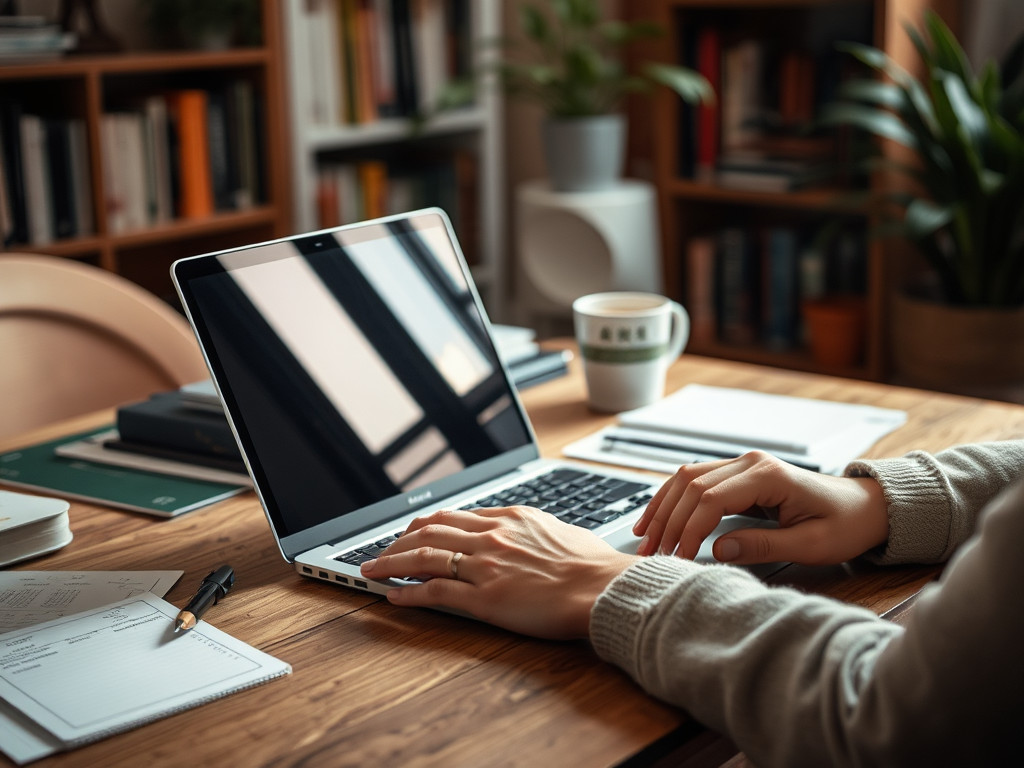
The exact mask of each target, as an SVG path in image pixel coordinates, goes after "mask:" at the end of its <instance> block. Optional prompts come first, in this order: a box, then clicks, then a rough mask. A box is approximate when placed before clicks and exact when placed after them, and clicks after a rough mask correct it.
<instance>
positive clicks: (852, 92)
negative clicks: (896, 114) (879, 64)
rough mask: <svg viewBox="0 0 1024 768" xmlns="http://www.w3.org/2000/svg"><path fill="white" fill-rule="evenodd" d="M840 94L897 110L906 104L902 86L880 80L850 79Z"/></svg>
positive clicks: (843, 96) (854, 99) (842, 87)
mask: <svg viewBox="0 0 1024 768" xmlns="http://www.w3.org/2000/svg"><path fill="white" fill-rule="evenodd" d="M839 96H840V98H843V99H850V100H853V101H862V102H866V103H867V104H873V105H875V106H878V107H889V108H890V109H896V110H898V109H900V108H901V107H903V106H904V105H905V104H906V94H905V93H904V92H903V91H902V90H901V89H900V88H898V87H897V86H895V85H891V84H889V83H883V82H880V81H878V80H850V81H849V82H846V83H843V85H842V86H841V87H840V89H839Z"/></svg>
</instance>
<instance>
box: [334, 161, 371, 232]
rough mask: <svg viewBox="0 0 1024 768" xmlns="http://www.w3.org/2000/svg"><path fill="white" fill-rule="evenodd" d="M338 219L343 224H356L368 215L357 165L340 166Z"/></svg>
mask: <svg viewBox="0 0 1024 768" xmlns="http://www.w3.org/2000/svg"><path fill="white" fill-rule="evenodd" d="M336 183H337V185H338V219H339V221H340V222H341V223H342V224H355V223H356V222H357V221H362V220H363V219H364V218H366V216H365V215H364V214H363V192H362V190H361V189H360V188H359V173H358V172H357V170H356V166H354V165H352V164H351V163H345V164H344V165H341V166H339V167H338V172H337V178H336Z"/></svg>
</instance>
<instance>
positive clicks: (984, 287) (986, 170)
mask: <svg viewBox="0 0 1024 768" xmlns="http://www.w3.org/2000/svg"><path fill="white" fill-rule="evenodd" d="M925 29H926V36H925V37H923V36H922V35H920V34H919V33H918V32H917V31H916V30H915V29H913V28H910V27H908V29H907V32H908V34H909V35H910V36H911V39H912V40H913V42H914V45H915V46H916V48H917V50H918V52H919V54H920V56H921V59H922V61H923V63H924V66H925V74H924V76H923V77H922V79H921V80H920V81H918V80H916V79H915V78H913V77H912V76H911V75H910V74H909V73H907V72H906V71H905V70H904V69H902V68H901V67H899V66H898V65H896V64H895V63H894V62H893V61H892V60H891V59H890V58H889V57H887V56H886V55H885V54H884V53H883V52H881V51H879V50H877V49H875V48H871V47H869V46H865V45H859V44H847V45H845V46H844V47H845V48H846V50H848V51H850V52H851V53H852V54H853V55H854V56H856V57H857V58H858V59H859V60H860V61H861V62H863V63H864V64H866V65H867V66H869V67H871V68H872V69H874V70H876V71H878V72H879V73H881V74H883V75H885V76H886V77H887V78H888V80H887V81H879V80H855V81H852V82H849V83H847V84H846V85H845V86H844V88H843V90H842V92H841V93H842V96H843V99H842V101H841V102H839V103H837V104H835V105H833V106H832V107H830V109H829V110H828V111H827V113H826V115H825V119H826V120H827V121H829V122H832V123H844V124H848V125H855V126H859V127H861V128H864V129H866V130H868V131H870V132H871V133H873V134H875V135H877V136H880V137H883V138H885V139H891V140H893V141H895V142H898V143H899V144H902V145H904V146H905V147H908V148H909V150H911V152H912V154H913V156H915V157H916V162H913V163H911V164H909V165H907V164H902V165H901V164H897V163H894V162H891V161H889V162H886V163H885V164H884V167H885V168H887V169H889V170H891V171H894V172H895V173H897V174H900V175H902V176H903V177H905V178H908V179H910V180H911V182H912V184H911V189H914V190H916V192H900V193H893V194H890V195H888V196H887V197H886V199H885V201H884V204H885V205H886V206H894V207H895V213H896V216H895V217H894V218H893V221H892V222H891V224H893V225H894V226H893V227H891V228H890V229H891V231H893V232H894V233H895V234H898V235H900V236H902V237H905V238H906V239H907V240H909V241H910V242H912V243H913V244H914V245H916V246H917V248H918V249H919V251H920V253H921V254H922V255H923V256H924V257H925V259H926V260H927V263H928V265H929V266H930V268H931V270H932V273H933V277H934V279H933V280H932V286H933V287H932V288H931V289H922V288H921V286H909V287H905V288H904V290H903V291H901V292H899V293H898V294H897V295H896V296H895V297H894V303H893V313H892V321H893V339H892V340H893V347H894V357H895V362H896V364H897V367H898V368H899V369H900V371H901V372H902V373H903V374H905V376H906V377H907V378H908V379H909V380H911V381H912V383H916V384H922V385H931V386H935V387H937V388H954V389H963V388H964V387H970V386H973V385H992V384H1005V383H1010V382H1014V381H1016V382H1020V381H1024V39H1022V41H1021V42H1019V43H1018V44H1017V46H1016V47H1015V48H1014V50H1013V52H1012V53H1011V54H1010V56H1009V57H1008V58H1007V60H1006V62H1005V64H1004V65H1003V67H1002V68H1001V69H1000V68H999V67H997V66H996V65H995V64H994V63H989V64H987V65H986V66H985V67H984V68H983V70H982V71H981V72H980V74H975V73H974V72H973V71H972V69H971V67H970V65H969V64H968V62H967V58H966V56H965V55H964V52H963V49H962V48H961V47H960V45H959V43H958V42H957V40H956V38H955V37H954V36H953V34H952V33H951V32H950V30H949V28H948V27H947V26H946V25H945V24H944V23H943V22H942V20H941V19H940V18H939V17H938V16H937V15H936V14H934V13H929V14H928V15H927V16H926V18H925ZM890 210H891V209H890Z"/></svg>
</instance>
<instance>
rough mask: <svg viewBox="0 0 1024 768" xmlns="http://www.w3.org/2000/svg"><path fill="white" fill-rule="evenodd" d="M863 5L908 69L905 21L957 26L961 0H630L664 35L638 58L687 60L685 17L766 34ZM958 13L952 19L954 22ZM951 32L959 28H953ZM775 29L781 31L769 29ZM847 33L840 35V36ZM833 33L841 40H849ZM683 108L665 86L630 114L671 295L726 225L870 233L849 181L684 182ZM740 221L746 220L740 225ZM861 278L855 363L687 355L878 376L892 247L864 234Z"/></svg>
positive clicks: (713, 345) (867, 213) (760, 350)
mask: <svg viewBox="0 0 1024 768" xmlns="http://www.w3.org/2000/svg"><path fill="white" fill-rule="evenodd" d="M840 5H845V6H847V7H849V6H857V5H859V6H861V9H862V11H863V14H864V15H865V16H867V15H870V22H869V25H868V30H867V34H866V35H865V37H866V39H862V42H867V43H870V44H872V45H874V46H876V47H879V48H882V49H883V50H886V51H887V52H888V53H889V54H890V55H891V56H893V57H894V58H895V59H896V60H897V61H899V62H900V63H901V64H903V65H904V66H906V67H907V68H908V69H911V70H912V71H913V70H914V69H916V61H915V59H916V54H915V53H914V52H913V50H912V47H911V46H910V44H909V41H907V40H906V39H905V38H906V35H905V33H904V31H903V29H902V23H903V22H904V21H905V20H907V21H911V22H913V23H917V22H918V21H919V20H920V18H921V13H922V11H923V10H924V9H925V8H927V7H935V8H936V9H937V10H938V11H939V12H940V13H942V14H943V15H944V16H945V17H947V20H950V21H951V23H953V24H955V21H956V19H955V10H956V5H957V4H956V0H948V2H947V1H946V0H641V1H640V2H638V3H635V4H633V3H631V4H630V7H629V9H628V15H629V16H630V17H631V18H653V19H656V20H657V21H658V22H659V23H660V24H661V25H662V26H663V27H664V28H665V29H666V30H667V32H668V34H667V35H665V36H664V37H663V38H661V39H660V40H658V41H657V42H655V43H651V44H648V45H646V46H645V47H644V48H643V49H642V50H640V51H637V55H638V56H639V57H640V59H641V60H650V59H652V58H653V59H656V60H661V61H667V62H673V63H679V62H684V61H685V58H684V55H683V45H684V42H683V41H684V34H683V32H682V30H683V29H684V27H685V25H686V24H688V23H693V20H694V19H697V20H709V19H710V20H713V23H715V24H718V25H719V26H720V27H721V28H722V29H724V30H727V32H726V34H733V35H739V36H741V37H742V36H743V35H750V36H752V37H758V36H761V37H766V36H770V35H772V34H775V33H777V32H778V30H782V32H781V34H783V35H785V34H787V32H786V31H785V30H786V27H787V25H788V26H793V25H799V24H800V23H801V20H805V19H806V18H807V15H808V14H812V13H818V14H821V13H826V14H827V13H829V10H830V8H829V7H830V6H833V7H835V6H840ZM950 17H952V18H950ZM954 28H955V26H954ZM773 29H774V30H775V31H773ZM841 34H842V33H839V35H841ZM839 35H836V36H834V37H833V39H834V40H835V41H837V42H838V41H839V40H842V39H848V38H846V37H842V36H839ZM684 114H685V113H684V108H683V105H682V104H681V102H680V100H679V99H678V97H675V96H674V95H672V94H670V93H668V92H667V91H664V90H663V91H662V92H660V93H659V94H657V96H656V97H655V98H654V99H653V100H649V101H648V100H639V99H635V100H632V101H631V103H630V105H629V115H630V130H631V136H630V159H631V160H630V162H631V170H632V171H633V172H639V173H640V174H644V175H649V176H651V177H652V178H653V181H654V182H655V185H656V187H657V190H658V197H659V209H660V215H661V220H662V236H663V254H664V272H665V285H666V291H667V292H668V293H669V294H670V295H671V296H672V297H673V298H675V299H677V300H683V299H684V297H685V296H686V279H687V275H686V271H687V270H686V259H687V243H688V242H689V241H690V239H691V238H693V237H696V236H703V235H709V234H713V233H714V232H715V231H716V230H717V229H719V228H721V227H723V226H743V227H746V228H748V229H750V230H752V231H757V230H763V229H765V228H767V227H773V226H787V227H793V228H800V227H815V226H817V225H818V224H819V223H821V222H824V221H826V220H828V218H829V217H843V218H844V219H845V220H846V221H847V222H851V221H853V222H856V223H854V224H853V225H852V226H856V227H862V228H863V230H864V231H865V233H866V232H868V231H869V230H870V229H872V228H873V226H874V224H876V223H877V221H876V218H875V216H874V214H873V213H872V211H871V210H870V209H869V208H868V207H867V206H864V207H860V208H855V209H852V210H851V208H850V206H849V203H848V202H845V201H844V197H846V196H847V193H849V192H850V191H851V189H850V188H849V187H846V188H844V187H843V186H841V185H838V184H833V185H831V186H820V187H818V186H815V187H809V188H806V189H800V190H796V191H791V192H778V193H776V192H772V193H766V192H756V191H747V190H738V189H732V188H725V187H722V186H717V185H716V184H715V183H713V182H710V183H708V182H702V181H699V180H696V179H694V178H684V177H682V176H681V175H680V173H679V172H678V170H677V169H678V168H679V154H678V153H679V151H680V150H679V144H680V141H679V135H680V122H681V120H683V119H684ZM888 183H889V182H888V180H887V179H886V178H884V177H883V176H881V175H880V174H875V175H874V176H873V177H872V178H871V180H870V182H869V185H868V186H869V187H871V188H874V189H878V190H880V189H882V188H883V186H884V185H886V184H888ZM737 222H742V223H740V224H737ZM865 242H866V254H865V265H866V266H865V269H866V275H864V276H863V284H864V291H865V301H866V308H867V327H866V339H865V345H864V354H863V359H862V361H861V362H860V363H859V364H857V365H856V366H854V367H852V368H843V369H835V368H830V367H828V366H823V365H821V364H819V363H818V362H816V361H815V360H814V359H813V358H812V357H811V355H810V352H809V351H808V349H807V348H806V346H803V345H801V346H797V347H795V348H793V349H790V350H788V351H782V352H777V351H773V350H771V349H769V348H768V347H767V346H765V345H764V344H761V343H755V344H749V345H737V344H729V343H725V342H723V341H721V340H718V339H716V340H712V341H703V342H701V341H691V343H690V345H689V346H688V349H687V351H688V352H692V353H694V354H700V355H708V356H712V357H719V358H725V359H732V360H739V361H744V362H752V363H760V364H765V365H772V366H778V367H783V368H790V369H794V370H802V371H811V372H818V373H830V374H838V375H843V376H848V377H853V378H860V379H869V380H876V381H878V380H882V379H884V378H885V376H886V371H887V353H888V352H887V344H886V335H887V334H886V310H887V305H888V298H889V290H890V285H891V284H892V281H893V279H894V278H893V275H894V266H893V261H894V259H893V258H892V253H891V250H892V245H891V244H888V245H887V244H886V243H885V242H882V241H879V240H875V239H872V238H866V239H865Z"/></svg>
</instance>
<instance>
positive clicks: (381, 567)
mask: <svg viewBox="0 0 1024 768" xmlns="http://www.w3.org/2000/svg"><path fill="white" fill-rule="evenodd" d="M454 554H455V552H453V551H451V550H446V549H437V548H434V547H421V548H419V549H414V550H411V551H409V552H401V553H399V554H397V555H381V556H380V557H378V558H377V559H376V560H368V561H367V562H365V563H363V564H362V565H361V566H360V571H361V572H362V574H363V575H364V576H366V577H368V578H371V579H388V578H399V579H401V578H406V577H411V576H415V577H416V578H424V577H428V578H444V579H451V578H453V577H452V558H453V555H454ZM469 560H470V558H469V556H468V555H463V556H462V557H461V558H460V559H459V565H458V568H459V580H460V581H468V580H469V577H468V572H469V571H471V570H472V567H471V566H469V564H468V563H469Z"/></svg>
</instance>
